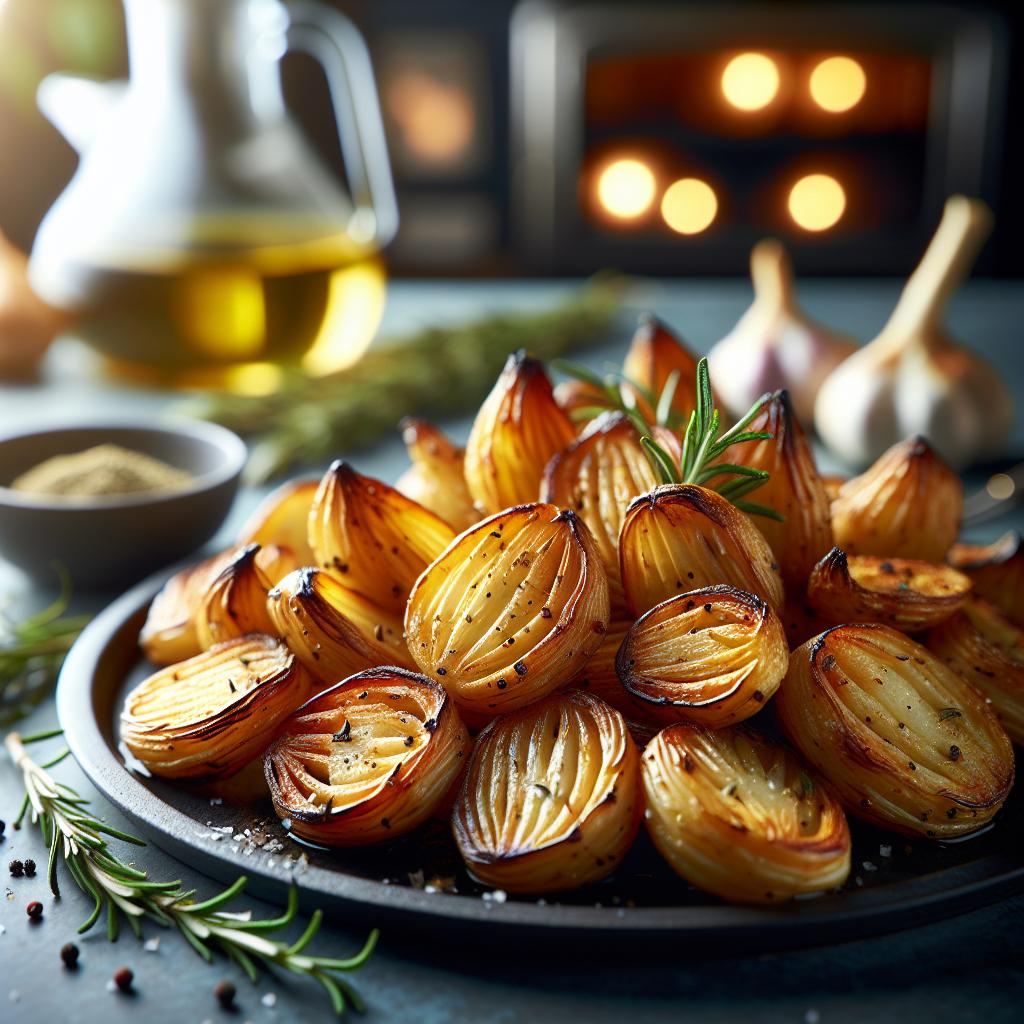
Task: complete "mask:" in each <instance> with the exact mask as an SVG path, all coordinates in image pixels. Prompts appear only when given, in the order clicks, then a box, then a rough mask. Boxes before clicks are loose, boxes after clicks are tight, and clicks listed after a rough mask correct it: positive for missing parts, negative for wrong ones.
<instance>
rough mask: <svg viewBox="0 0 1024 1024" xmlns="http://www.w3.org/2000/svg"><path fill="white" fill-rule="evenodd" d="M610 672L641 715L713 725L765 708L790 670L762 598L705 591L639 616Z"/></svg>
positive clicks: (778, 628)
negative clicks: (636, 704) (639, 708)
mask: <svg viewBox="0 0 1024 1024" xmlns="http://www.w3.org/2000/svg"><path fill="white" fill-rule="evenodd" d="M616 667H617V669H618V673H619V677H620V679H621V680H622V682H623V684H624V686H625V688H626V690H627V691H628V692H629V693H630V694H631V695H632V696H633V697H634V698H635V700H636V701H637V702H639V704H640V706H641V707H642V708H643V709H644V712H645V714H644V715H641V717H646V716H647V715H653V716H655V717H656V718H657V719H658V720H659V721H661V722H662V723H666V724H669V723H673V722H678V721H692V722H700V723H702V724H704V725H707V726H709V727H711V728H717V727H719V726H723V725H730V724H732V723H734V722H740V721H742V720H743V719H745V718H749V717H750V716H751V715H755V714H757V712H758V711H760V710H761V708H762V707H764V704H765V702H766V701H767V700H768V699H769V698H770V697H771V696H772V695H773V694H774V693H775V691H776V690H777V689H778V688H779V683H781V682H782V678H783V676H785V674H786V669H787V668H788V667H789V647H788V645H787V643H786V633H785V630H784V629H783V626H782V623H781V621H780V620H779V617H778V616H777V615H776V614H775V612H773V611H772V610H771V608H769V607H768V605H767V604H766V603H765V601H764V600H762V599H761V598H760V597H755V596H754V595H753V594H748V593H747V592H746V591H743V590H736V589H735V588H734V587H727V586H719V587H705V588H703V589H701V590H693V591H690V592H689V593H686V594H680V595H679V596H678V597H673V598H670V599H669V600H668V601H664V602H662V603H661V604H659V605H655V606H654V607H653V608H652V609H651V610H650V611H649V612H647V613H645V614H644V615H642V616H641V617H640V618H639V619H638V620H637V621H636V623H635V624H634V625H633V626H632V628H631V629H630V630H629V632H628V633H627V634H626V637H625V639H624V640H623V642H622V646H621V647H620V648H619V653H618V658H617V660H616Z"/></svg>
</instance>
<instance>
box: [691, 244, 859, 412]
mask: <svg viewBox="0 0 1024 1024" xmlns="http://www.w3.org/2000/svg"><path fill="white" fill-rule="evenodd" d="M750 276H751V279H752V280H753V284H754V302H753V304H752V305H751V306H750V308H749V309H748V310H747V311H746V313H744V314H743V316H742V317H741V318H740V320H739V322H738V323H737V324H736V326H735V327H734V328H733V329H732V330H731V331H730V332H729V333H728V334H727V335H726V336H725V337H724V338H722V340H721V341H719V342H718V344H717V345H715V346H714V348H712V350H711V352H710V354H709V355H708V366H709V369H710V371H711V380H712V383H713V384H714V386H715V392H716V394H718V396H719V397H720V398H721V400H722V401H723V402H724V403H725V406H726V408H727V409H728V411H729V412H730V413H732V415H733V416H741V415H742V414H743V413H745V412H746V411H747V409H749V408H750V406H751V405H753V403H754V402H755V401H757V399H758V398H759V397H760V396H761V395H763V394H764V393H765V392H766V391H776V390H779V389H782V388H784V389H786V390H787V391H788V392H789V394H790V398H791V400H792V402H793V408H794V411H795V412H796V415H797V417H798V418H799V419H800V421H801V422H802V423H804V424H810V423H811V422H812V420H813V417H814V399H815V396H816V395H817V392H818V389H819V387H820V386H821V383H822V381H823V380H824V379H825V378H826V377H827V376H828V375H829V374H830V373H831V372H832V370H834V369H835V368H836V366H838V365H839V364H840V363H841V362H842V361H843V360H844V359H846V358H847V357H848V356H850V355H852V354H853V353H854V352H855V351H856V349H857V346H856V344H855V343H854V342H853V341H852V340H851V339H849V338H846V337H844V336H843V335H840V334H838V333H836V332H835V331H831V330H829V329H828V328H827V327H823V326H822V325H821V324H817V323H815V322H814V321H812V320H810V319H809V318H808V317H807V316H805V315H804V313H803V312H802V311H801V309H800V307H799V306H798V305H797V302H796V299H795V297H794V295H793V267H792V264H791V263H790V260H789V256H788V254H787V252H786V249H785V247H784V246H783V244H782V243H781V242H779V241H777V240H776V239H774V238H766V239H764V240H763V241H761V242H758V244H757V245H755V246H754V248H753V250H751V253H750Z"/></svg>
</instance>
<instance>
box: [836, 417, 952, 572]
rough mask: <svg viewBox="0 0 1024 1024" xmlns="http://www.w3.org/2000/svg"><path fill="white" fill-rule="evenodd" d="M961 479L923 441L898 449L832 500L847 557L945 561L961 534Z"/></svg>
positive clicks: (838, 537)
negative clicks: (864, 556) (862, 556)
mask: <svg viewBox="0 0 1024 1024" xmlns="http://www.w3.org/2000/svg"><path fill="white" fill-rule="evenodd" d="M963 507H964V489H963V484H962V483H961V482H960V478H959V477H958V476H957V475H956V474H955V473H954V472H953V471H952V469H950V467H949V466H948V465H947V464H946V463H945V462H943V460H942V459H941V458H940V457H939V456H938V455H937V454H936V453H935V451H934V450H933V449H932V447H931V446H930V445H929V444H928V442H927V441H925V440H924V439H923V438H921V437H911V438H908V439H907V440H906V441H902V442H901V443H900V444H896V445H893V446H892V448H890V449H889V450H888V451H887V452H885V454H884V455H882V457H881V458H880V459H879V460H878V461H877V462H876V463H875V464H874V465H873V466H871V467H870V468H869V469H867V470H866V471H865V472H864V473H862V474H861V475H860V476H857V477H854V478H853V479H852V480H848V481H847V482H846V483H845V484H844V485H843V486H842V488H841V489H840V491H839V496H838V497H837V498H836V500H835V501H833V502H832V533H833V536H834V537H835V542H836V544H837V545H838V546H839V547H841V548H842V549H843V550H844V551H845V552H846V553H847V554H848V555H881V556H883V557H898V558H915V559H918V560H920V561H922V562H941V561H943V560H944V559H945V557H946V552H947V551H949V549H950V547H952V545H953V542H954V541H955V540H956V536H957V533H959V531H960V519H961V517H962V515H963Z"/></svg>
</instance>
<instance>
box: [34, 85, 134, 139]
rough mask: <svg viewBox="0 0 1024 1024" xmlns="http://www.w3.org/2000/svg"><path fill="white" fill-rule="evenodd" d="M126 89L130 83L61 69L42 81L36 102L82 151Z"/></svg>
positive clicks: (59, 129)
mask: <svg viewBox="0 0 1024 1024" xmlns="http://www.w3.org/2000/svg"><path fill="white" fill-rule="evenodd" d="M126 88H127V82H119V81H113V82H99V81H96V80H95V79H91V78H81V77H79V76H77V75H65V74H62V73H59V72H58V73H56V74H52V75H47V76H46V78H44V79H43V80H42V82H40V83H39V89H38V91H37V93H36V103H37V104H38V105H39V109H40V110H41V111H42V112H43V115H44V116H45V117H46V118H47V120H48V121H50V122H51V124H53V126H54V127H55V128H56V129H57V131H59V132H60V133H61V135H63V136H64V138H65V139H67V140H68V142H70V143H71V145H72V146H74V147H75V149H76V150H78V152H79V153H82V152H84V151H85V150H86V149H87V148H88V146H89V144H90V143H91V142H92V140H93V139H94V138H95V137H96V134H97V132H98V131H99V128H100V126H101V125H102V124H103V123H104V121H106V119H107V118H108V117H109V116H110V113H111V111H112V110H113V109H114V107H115V106H116V104H117V100H118V99H119V98H120V97H121V96H122V95H123V94H124V91H125V89H126Z"/></svg>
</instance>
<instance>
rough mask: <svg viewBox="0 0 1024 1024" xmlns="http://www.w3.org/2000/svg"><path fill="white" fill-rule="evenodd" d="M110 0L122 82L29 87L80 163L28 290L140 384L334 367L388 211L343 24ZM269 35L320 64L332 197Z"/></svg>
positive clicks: (54, 80) (379, 143)
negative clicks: (117, 12)
mask: <svg viewBox="0 0 1024 1024" xmlns="http://www.w3.org/2000/svg"><path fill="white" fill-rule="evenodd" d="M124 6H125V15H126V27H127V37H128V51H129V64H130V77H129V80H128V81H127V82H107V83H100V82H95V81H90V80H87V79H81V78H74V77H71V76H67V75H51V76H50V77H48V78H47V79H45V80H44V81H43V83H42V84H41V86H40V91H39V104H40V107H41V108H42V110H43V112H44V113H45V114H46V116H47V117H49V118H50V120H51V121H53V122H54V124H55V125H56V126H57V127H58V129H60V130H61V131H62V132H63V133H64V135H65V136H66V137H67V138H68V139H69V141H70V142H71V143H72V145H74V146H75V147H76V149H78V150H79V153H80V161H79V165H78V168H77V171H76V173H75V175H74V177H73V178H72V180H71V182H70V184H69V185H68V186H67V188H66V189H65V191H64V192H63V194H62V195H61V196H60V197H59V198H58V199H57V201H56V203H55V204H54V205H53V207H52V208H51V209H50V211H49V212H48V213H47V215H46V217H45V218H44V220H43V222H42V224H41V225H40V228H39V232H38V234H37V236H36V240H35V245H34V247H33V250H32V256H31V262H30V271H29V272H30V279H31V282H32V285H33V287H34V288H35V290H36V291H37V292H38V293H39V294H40V295H41V296H42V297H43V298H44V299H46V300H47V301H48V302H49V303H51V304H52V305H54V306H57V307H59V308H61V309H65V310H69V311H70V312H71V313H72V314H73V318H74V320H73V322H74V331H73V333H74V334H75V335H77V336H78V337H81V338H83V339H84V340H85V341H87V342H88V343H90V344H91V345H92V346H93V347H94V348H96V349H97V350H99V351H100V352H101V353H103V355H105V356H106V357H107V358H108V360H110V361H111V363H112V364H113V366H114V367H115V369H119V370H121V371H123V372H125V373H128V374H129V375H133V376H136V377H140V378H142V379H158V380H164V381H171V382H177V383H182V384H213V385H219V386H226V387H229V388H234V389H237V390H255V391H258V390H262V389H265V388H266V389H269V388H271V387H273V384H274V382H275V381H276V379H277V377H279V375H280V366H282V365H284V366H288V365H294V366H301V367H303V368H304V369H307V370H309V371H311V372H313V373H323V372H329V371H331V370H335V369H339V368H342V367H344V366H346V365H349V364H351V363H352V362H354V361H355V360H356V359H358V358H359V356H360V355H361V354H362V352H363V350H364V349H365V348H366V346H367V345H368V344H369V342H370V340H371V338H372V336H373V334H374V332H375V330H376V328H377V326H378V324H379V320H380V316H381V313H382V311H383V305H384V292H385V277H384V268H383V264H382V262H381V260H380V256H379V253H380V250H381V247H382V246H383V245H384V244H385V243H386V242H387V241H389V240H390V238H391V237H392V236H393V234H394V232H395V230H396V227H397V220H398V218H397V208H396V204H395V195H394V188H393V185H392V181H391V172H390V168H389V165H388V157H387V149H386V145H385V140H384V130H383V126H382V123H381V118H380V108H379V105H378V100H377V93H376V88H375V86H374V81H373V73H372V69H371V66H370V59H369V54H368V53H367V50H366V46H365V44H364V43H363V40H362V37H361V36H360V35H359V33H358V32H357V30H356V29H355V27H354V26H353V25H352V24H351V23H350V22H349V21H348V20H347V19H346V18H344V17H343V16H342V15H341V14H339V13H338V12H336V11H333V10H331V9H330V8H327V7H324V6H321V5H319V4H316V3H311V2H298V3H293V4H287V5H284V4H281V3H279V2H278V0H124ZM289 48H291V49H297V50H302V51H304V52H306V53H308V54H310V55H311V56H313V57H314V58H315V59H316V60H318V61H319V62H320V64H321V65H322V67H323V69H324V72H325V74H326V78H327V82H328V86H329V88H330V93H331V100H332V103H333V105H334V110H335V115H336V118H337V128H338V133H339V137H340V143H341V153H342V157H343V159H344V164H345V172H346V177H347V179H348V189H349V190H350V192H347V191H346V189H345V188H344V187H343V186H342V184H341V183H340V182H339V181H338V180H337V179H336V177H335V176H334V175H332V173H331V172H330V171H329V169H328V168H327V167H326V166H325V165H324V164H323V163H322V162H321V160H320V159H319V157H318V156H317V155H316V154H315V153H314V151H313V149H312V147H311V146H310V144H309V143H308V142H307V140H306V139H305V138H304V137H303V135H302V133H301V131H300V130H299V128H298V127H297V126H296V124H295V123H294V121H293V120H292V118H291V117H290V115H289V112H288V110H287V108H286V106H285V103H284V99H283V95H282V90H281V82H280V75H279V67H278V64H279V61H280V60H281V58H282V56H283V55H284V53H285V52H286V50H288V49H289ZM275 375H276V376H275Z"/></svg>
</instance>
